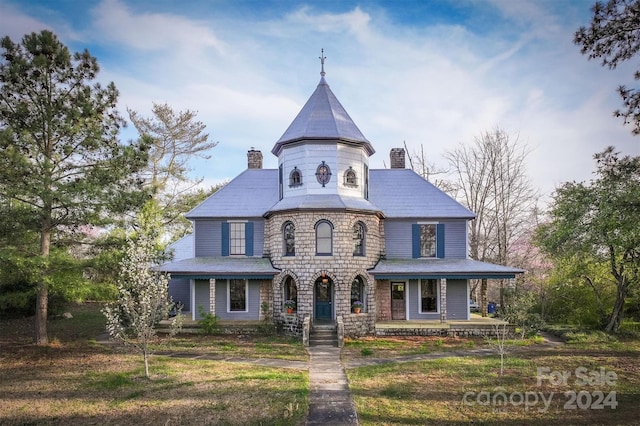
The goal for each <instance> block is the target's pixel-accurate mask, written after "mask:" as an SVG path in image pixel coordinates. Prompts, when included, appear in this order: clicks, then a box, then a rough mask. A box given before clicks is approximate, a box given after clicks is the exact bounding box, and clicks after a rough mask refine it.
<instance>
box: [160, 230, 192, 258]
mask: <svg viewBox="0 0 640 426" xmlns="http://www.w3.org/2000/svg"><path fill="white" fill-rule="evenodd" d="M194 248H195V247H194V241H193V234H189V235H185V236H184V237H182V238H180V239H179V240H177V241H174V242H172V243H171V244H169V246H168V247H167V251H168V252H169V253H170V254H171V255H172V256H173V257H172V260H173V261H174V262H175V261H177V260H182V259H188V258H190V257H193V252H194Z"/></svg>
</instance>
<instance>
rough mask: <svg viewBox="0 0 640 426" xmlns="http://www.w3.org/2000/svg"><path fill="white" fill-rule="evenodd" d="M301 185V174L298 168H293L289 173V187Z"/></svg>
mask: <svg viewBox="0 0 640 426" xmlns="http://www.w3.org/2000/svg"><path fill="white" fill-rule="evenodd" d="M301 185H302V173H300V170H298V167H294V168H293V170H291V173H289V186H290V187H294V186H301Z"/></svg>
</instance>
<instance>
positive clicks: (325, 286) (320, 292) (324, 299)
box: [315, 279, 333, 320]
mask: <svg viewBox="0 0 640 426" xmlns="http://www.w3.org/2000/svg"><path fill="white" fill-rule="evenodd" d="M322 281H323V280H322V279H318V281H316V306H315V308H316V309H315V311H316V319H327V320H330V319H332V318H333V315H332V314H333V312H332V310H331V301H332V299H331V280H329V279H327V280H326V281H327V282H322Z"/></svg>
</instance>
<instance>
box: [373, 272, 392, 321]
mask: <svg viewBox="0 0 640 426" xmlns="http://www.w3.org/2000/svg"><path fill="white" fill-rule="evenodd" d="M377 287H378V288H377V289H376V294H377V296H378V317H377V319H378V320H379V321H389V320H391V283H390V281H389V280H380V281H378V282H377Z"/></svg>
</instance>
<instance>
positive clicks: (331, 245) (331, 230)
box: [314, 219, 333, 256]
mask: <svg viewBox="0 0 640 426" xmlns="http://www.w3.org/2000/svg"><path fill="white" fill-rule="evenodd" d="M324 223H326V224H327V225H329V231H330V234H329V238H328V240H329V251H328V252H322V253H321V252H319V251H318V227H319V226H320V225H322V224H324ZM314 228H315V233H316V235H315V237H316V238H315V240H316V241H315V243H316V247H315V248H316V256H333V223H331V222H330V221H328V220H326V219H321V220H319V221H317V222H316V225H315V227H314Z"/></svg>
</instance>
